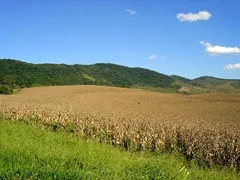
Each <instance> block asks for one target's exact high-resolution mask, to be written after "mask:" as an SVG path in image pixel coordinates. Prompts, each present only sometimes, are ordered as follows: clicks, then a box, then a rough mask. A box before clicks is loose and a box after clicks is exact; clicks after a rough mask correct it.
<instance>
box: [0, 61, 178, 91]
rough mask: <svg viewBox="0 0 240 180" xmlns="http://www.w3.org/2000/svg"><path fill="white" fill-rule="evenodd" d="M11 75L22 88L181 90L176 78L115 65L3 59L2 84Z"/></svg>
mask: <svg viewBox="0 0 240 180" xmlns="http://www.w3.org/2000/svg"><path fill="white" fill-rule="evenodd" d="M6 75H9V76H11V78H12V79H14V84H15V85H17V86H19V87H32V86H49V85H51V86H52V85H78V84H93V85H109V86H118V87H132V86H150V87H162V88H173V89H177V88H179V87H178V86H177V85H175V84H174V79H173V78H171V77H169V76H167V75H164V74H160V73H158V72H155V71H151V70H147V69H143V68H129V67H125V66H120V65H115V64H103V63H99V64H94V65H66V64H31V63H25V62H22V61H16V60H11V59H1V60H0V83H3V84H4V77H5V76H6Z"/></svg>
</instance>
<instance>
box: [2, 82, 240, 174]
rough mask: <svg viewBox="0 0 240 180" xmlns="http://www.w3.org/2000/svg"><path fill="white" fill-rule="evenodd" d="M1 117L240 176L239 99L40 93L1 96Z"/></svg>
mask: <svg viewBox="0 0 240 180" xmlns="http://www.w3.org/2000/svg"><path fill="white" fill-rule="evenodd" d="M0 114H2V115H3V116H4V118H6V119H8V120H14V121H15V120H19V121H24V122H27V123H30V124H32V125H38V126H39V125H41V126H42V127H48V128H51V129H53V130H56V131H58V130H59V131H61V130H65V131H68V132H72V133H75V134H76V135H78V136H81V137H86V138H96V139H97V140H98V141H100V142H105V143H109V144H112V145H115V146H122V147H124V148H125V149H127V150H151V151H161V150H164V151H168V152H172V151H178V152H180V153H181V154H182V155H183V156H184V157H185V158H186V159H187V160H192V159H194V160H195V161H196V162H197V163H198V164H199V165H204V166H211V165H221V166H228V167H232V168H236V169H237V170H240V138H239V137H240V95H232V94H201V95H181V94H167V93H157V92H150V91H145V90H136V89H125V88H114V87H102V86H55V87H39V88H29V89H24V90H22V91H21V92H20V93H19V94H16V95H10V96H4V95H0Z"/></svg>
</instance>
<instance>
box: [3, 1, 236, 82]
mask: <svg viewBox="0 0 240 180" xmlns="http://www.w3.org/2000/svg"><path fill="white" fill-rule="evenodd" d="M0 8H1V11H0V58H10V59H16V60H21V61H25V62H30V63H65V64H94V63H114V64H120V65H125V66H130V67H142V68H147V69H151V70H155V71H157V72H160V73H164V74H167V75H172V74H176V75H180V76H184V77H187V78H191V79H193V78H196V77H199V76H204V75H208V76H215V77H219V78H228V79H240V33H239V32H240V20H239V19H240V11H239V8H240V1H239V0H1V1H0Z"/></svg>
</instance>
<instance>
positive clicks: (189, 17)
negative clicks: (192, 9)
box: [177, 11, 212, 22]
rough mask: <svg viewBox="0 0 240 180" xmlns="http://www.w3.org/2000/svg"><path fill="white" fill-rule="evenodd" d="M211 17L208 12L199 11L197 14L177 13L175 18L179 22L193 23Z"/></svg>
mask: <svg viewBox="0 0 240 180" xmlns="http://www.w3.org/2000/svg"><path fill="white" fill-rule="evenodd" d="M211 16H212V15H211V14H210V13H209V12H208V11H199V12H198V13H188V14H184V13H179V14H177V18H178V19H179V20H180V21H189V22H195V21H201V20H205V21H206V20H208V19H209V18H210V17H211Z"/></svg>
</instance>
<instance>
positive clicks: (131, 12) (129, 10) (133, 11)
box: [125, 9, 138, 16]
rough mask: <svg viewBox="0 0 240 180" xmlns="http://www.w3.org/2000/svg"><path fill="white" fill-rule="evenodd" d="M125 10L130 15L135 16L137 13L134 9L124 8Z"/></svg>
mask: <svg viewBox="0 0 240 180" xmlns="http://www.w3.org/2000/svg"><path fill="white" fill-rule="evenodd" d="M125 11H127V12H128V13H129V15H131V16H136V15H138V14H137V12H136V11H135V10H131V9H126V10H125Z"/></svg>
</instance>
